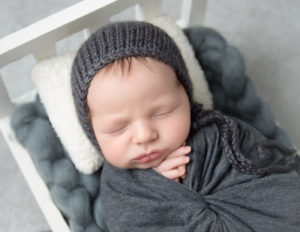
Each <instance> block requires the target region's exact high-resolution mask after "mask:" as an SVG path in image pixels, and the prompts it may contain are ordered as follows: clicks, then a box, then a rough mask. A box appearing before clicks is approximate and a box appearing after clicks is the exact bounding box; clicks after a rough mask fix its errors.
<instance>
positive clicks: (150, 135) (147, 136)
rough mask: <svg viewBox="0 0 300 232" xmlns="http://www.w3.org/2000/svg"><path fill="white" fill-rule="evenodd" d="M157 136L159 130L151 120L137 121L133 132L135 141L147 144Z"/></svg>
mask: <svg viewBox="0 0 300 232" xmlns="http://www.w3.org/2000/svg"><path fill="white" fill-rule="evenodd" d="M157 137H158V133H157V130H156V129H155V127H154V126H153V125H152V123H151V122H149V121H148V120H145V121H139V122H137V123H136V125H135V130H134V134H133V143H135V144H145V143H149V142H151V141H153V140H155V139H156V138H157Z"/></svg>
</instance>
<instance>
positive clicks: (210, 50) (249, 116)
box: [11, 27, 300, 232]
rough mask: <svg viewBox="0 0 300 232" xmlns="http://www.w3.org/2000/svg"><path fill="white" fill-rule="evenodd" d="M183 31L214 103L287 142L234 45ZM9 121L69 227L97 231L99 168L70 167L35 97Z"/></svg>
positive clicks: (212, 34)
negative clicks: (81, 169) (91, 170)
mask: <svg viewBox="0 0 300 232" xmlns="http://www.w3.org/2000/svg"><path fill="white" fill-rule="evenodd" d="M185 33H186V35H187V37H188V39H189V40H190V42H191V44H192V46H193V47H194V51H195V54H196V56H197V59H198V61H199V63H200V65H201V66H202V68H203V70H204V72H205V75H206V78H207V80H208V83H209V86H210V89H211V91H212V93H213V95H214V108H215V109H217V110H219V111H222V112H224V113H226V114H228V115H231V116H234V117H236V118H239V119H241V120H243V121H245V122H247V123H248V124H250V125H252V126H254V127H255V128H257V129H258V130H259V131H260V132H262V133H263V134H264V135H265V136H266V137H268V138H271V139H275V140H277V141H280V142H281V143H282V144H284V145H286V146H288V147H292V145H291V142H290V139H289V138H288V135H287V134H286V133H285V132H284V131H283V130H282V129H281V128H279V127H277V126H276V124H275V120H274V116H273V113H272V112H271V110H270V107H269V106H268V104H266V103H265V102H264V101H262V100H261V99H260V98H259V97H258V96H257V94H256V91H255V87H254V85H253V83H252V82H251V80H250V79H249V78H248V77H247V76H246V74H245V70H244V65H243V59H242V56H241V55H240V53H239V52H238V50H237V49H236V48H234V47H232V46H230V45H228V44H227V42H226V41H225V40H224V38H222V36H221V35H219V34H218V33H217V32H216V31H213V30H211V29H208V28H203V27H198V28H190V29H187V30H185ZM11 124H12V127H13V128H14V130H15V132H16V136H17V138H18V139H19V141H20V142H21V143H22V144H23V145H24V147H25V148H26V149H28V151H29V153H30V155H31V157H32V159H33V161H34V164H35V166H36V168H37V170H38V172H39V173H40V175H41V176H42V178H43V179H44V181H45V183H46V184H47V186H48V188H49V190H50V192H51V195H52V198H53V200H54V202H55V203H56V205H57V207H58V208H59V209H60V210H61V211H62V213H63V215H64V216H65V218H66V220H67V222H68V223H69V224H70V227H71V230H72V231H73V232H84V231H86V232H87V231H88V232H96V231H97V232H99V231H102V229H101V228H103V225H104V224H103V219H102V212H101V202H100V198H99V189H100V172H101V170H100V171H98V172H97V173H94V174H93V175H83V174H80V173H79V172H78V171H77V170H76V169H75V167H74V166H73V164H72V162H71V160H70V159H69V157H68V154H67V153H66V151H65V150H64V148H63V146H62V144H61V143H60V141H59V139H58V138H57V136H56V134H55V132H54V130H53V128H52V126H51V124H50V122H49V120H48V118H47V115H46V113H45V111H44V109H43V106H42V105H41V104H40V102H39V101H38V100H37V101H36V102H33V103H30V104H27V105H24V106H21V107H19V108H18V109H17V110H16V112H15V113H14V115H13V117H12V121H11ZM298 212H300V210H299V211H298ZM121 231H122V230H121ZM283 231H287V230H283Z"/></svg>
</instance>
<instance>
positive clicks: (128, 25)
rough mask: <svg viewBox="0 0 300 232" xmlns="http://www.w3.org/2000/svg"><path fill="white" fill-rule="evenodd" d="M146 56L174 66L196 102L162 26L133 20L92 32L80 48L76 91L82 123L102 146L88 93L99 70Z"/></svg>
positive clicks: (75, 64) (74, 82) (74, 74)
mask: <svg viewBox="0 0 300 232" xmlns="http://www.w3.org/2000/svg"><path fill="white" fill-rule="evenodd" d="M132 56H143V57H152V58H155V59H157V60H160V61H162V62H164V63H166V64H167V65H169V66H171V67H172V68H173V70H174V71H175V73H176V74H177V78H178V80H179V81H180V83H181V84H182V85H183V87H184V88H185V90H186V93H187V95H188V97H189V100H190V103H191V104H192V102H193V98H192V84H191V81H190V78H189V75H188V71H187V68H186V66H185V63H184V61H183V58H182V56H181V54H180V51H179V49H178V48H177V46H176V44H175V43H174V41H173V40H172V39H171V38H170V37H169V36H168V35H167V33H165V32H164V31H163V30H162V29H160V28H158V27H156V26H154V25H152V24H150V23H146V22H138V21H130V22H117V23H112V24H109V25H106V26H104V27H102V28H100V29H99V30H98V31H96V32H95V33H94V34H92V35H91V36H90V37H89V39H88V40H87V41H86V42H84V43H83V45H82V46H81V47H80V49H79V50H78V52H77V54H76V57H75V59H74V62H73V66H72V79H71V81H72V92H73V98H74V102H75V108H76V111H77V115H78V118H79V121H80V123H81V126H82V127H83V129H84V131H85V133H86V134H87V136H88V138H89V139H90V140H91V142H92V143H93V144H94V145H95V146H96V147H97V148H98V150H99V151H101V150H100V148H99V145H98V143H97V140H96V138H95V135H94V132H93V129H92V127H91V125H90V122H89V120H88V107H87V92H88V88H89V85H90V82H91V81H92V79H93V77H94V76H95V75H96V73H97V72H98V71H99V70H100V69H101V68H102V67H104V66H105V65H107V64H109V63H112V62H113V61H115V60H118V59H121V58H124V57H132Z"/></svg>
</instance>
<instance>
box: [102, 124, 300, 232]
mask: <svg viewBox="0 0 300 232" xmlns="http://www.w3.org/2000/svg"><path fill="white" fill-rule="evenodd" d="M238 125H239V133H240V149H241V152H243V153H244V154H246V155H247V158H248V159H250V160H254V161H255V159H257V157H256V156H257V154H258V153H257V152H256V151H255V149H253V148H255V147H256V145H257V144H258V143H259V142H260V141H263V140H265V138H264V137H263V136H262V135H261V134H259V133H258V132H257V131H256V130H255V129H254V128H252V127H249V126H247V125H245V124H243V123H241V122H238ZM187 144H189V145H191V146H192V152H191V154H190V158H191V162H190V164H189V165H188V170H187V172H188V175H187V177H186V179H184V181H183V183H182V184H180V183H177V182H175V181H172V180H169V179H167V178H165V177H163V176H161V175H160V174H159V173H157V172H156V171H154V170H152V169H151V170H136V169H131V170H122V169H118V168H115V167H113V166H111V165H110V164H108V163H105V164H104V167H103V171H102V175H101V188H100V195H101V200H102V207H103V208H102V210H103V217H104V221H105V222H106V224H107V227H108V229H109V231H122V232H123V231H124V232H126V231H131V232H133V231H146V232H151V231H156V232H157V231H164V232H169V231H170V232H171V231H172V232H176V231H180V232H183V231H184V232H194V231H199V232H201V231H203V232H204V231H205V232H211V231H230V232H241V231H243V232H248V231H256V232H260V231H264V232H265V231H270V232H282V231H289V232H296V231H300V174H299V172H300V170H299V166H297V167H295V168H294V169H292V170H291V171H288V172H287V173H273V174H268V175H250V174H244V173H241V172H240V171H239V170H238V169H237V168H234V167H233V166H232V165H231V163H230V162H229V161H228V157H227V154H225V151H224V149H223V147H222V143H221V134H220V129H219V127H218V126H217V125H216V124H214V123H210V124H207V125H205V126H202V127H200V128H199V130H197V131H196V132H195V133H192V134H191V136H190V138H189V140H188V142H187ZM272 154H273V155H272ZM281 156H282V157H284V156H286V154H284V153H282V152H281V151H272V153H271V155H270V157H269V158H270V159H268V160H269V162H265V164H262V165H265V166H272V162H274V160H276V161H278V160H280V159H281ZM274 157H276V158H274Z"/></svg>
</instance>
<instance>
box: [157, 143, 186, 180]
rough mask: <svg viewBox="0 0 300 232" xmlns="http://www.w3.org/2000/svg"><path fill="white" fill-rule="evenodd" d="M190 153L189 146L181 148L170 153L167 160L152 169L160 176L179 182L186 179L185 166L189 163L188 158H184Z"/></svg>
mask: <svg viewBox="0 0 300 232" xmlns="http://www.w3.org/2000/svg"><path fill="white" fill-rule="evenodd" d="M190 151H191V147H189V146H181V147H179V148H177V149H176V150H175V151H173V152H171V153H170V154H169V155H168V156H167V158H166V159H165V160H164V161H163V162H161V163H160V164H159V165H158V166H157V167H155V168H154V170H156V171H157V172H159V173H160V174H161V175H163V176H165V177H167V178H169V179H171V180H175V181H177V182H179V181H180V178H185V177H186V164H187V163H189V162H190V158H189V157H188V156H186V155H187V154H189V153H190Z"/></svg>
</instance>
